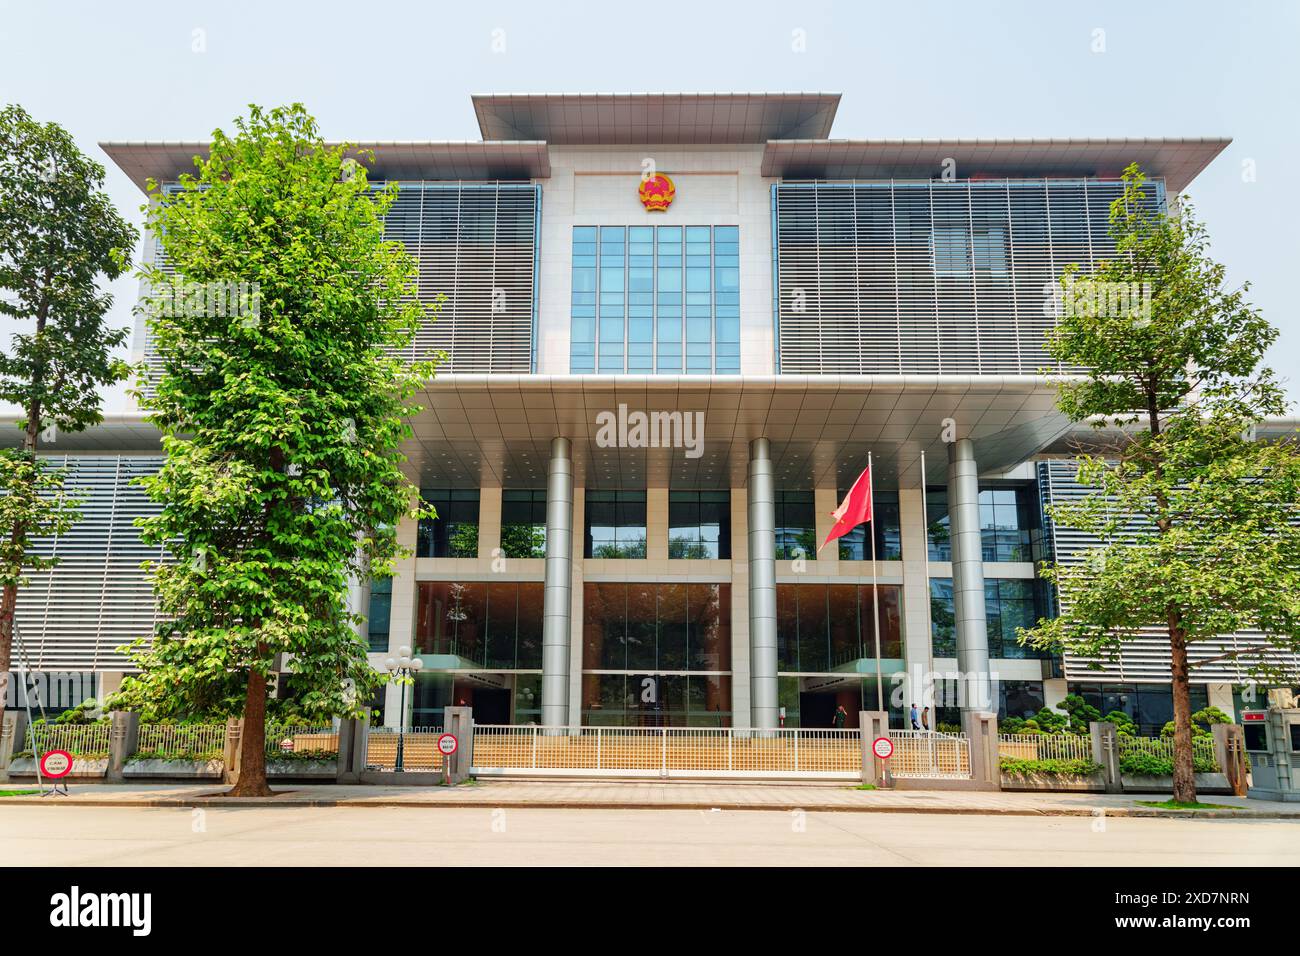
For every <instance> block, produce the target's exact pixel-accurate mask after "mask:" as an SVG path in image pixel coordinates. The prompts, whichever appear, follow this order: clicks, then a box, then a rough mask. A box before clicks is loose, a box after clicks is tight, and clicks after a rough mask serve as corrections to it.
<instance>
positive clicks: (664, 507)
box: [645, 488, 668, 561]
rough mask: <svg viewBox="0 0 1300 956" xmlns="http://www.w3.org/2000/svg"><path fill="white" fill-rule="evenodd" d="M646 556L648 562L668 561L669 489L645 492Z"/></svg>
mask: <svg viewBox="0 0 1300 956" xmlns="http://www.w3.org/2000/svg"><path fill="white" fill-rule="evenodd" d="M645 538H646V541H645V556H646V560H647V561H667V560H668V489H667V488H647V489H646V490H645Z"/></svg>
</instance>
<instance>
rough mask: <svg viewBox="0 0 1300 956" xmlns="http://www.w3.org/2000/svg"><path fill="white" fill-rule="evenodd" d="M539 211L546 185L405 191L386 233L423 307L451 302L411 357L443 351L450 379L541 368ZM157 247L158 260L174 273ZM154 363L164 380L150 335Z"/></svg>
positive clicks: (424, 329) (152, 373) (428, 324)
mask: <svg viewBox="0 0 1300 956" xmlns="http://www.w3.org/2000/svg"><path fill="white" fill-rule="evenodd" d="M380 185H382V184H376V188H378V186H380ZM540 205H541V187H540V186H536V185H534V184H532V183H433V182H403V183H400V184H399V191H398V195H397V199H396V200H395V201H394V203H393V205H392V208H391V209H390V210H389V212H388V216H387V218H386V219H385V230H384V234H385V236H386V238H389V239H396V240H399V241H400V242H402V243H403V244H404V245H405V246H406V248H407V250H408V251H409V252H410V253H411V255H412V256H414V257H415V259H416V263H417V267H418V281H417V286H416V298H417V299H418V301H420V302H424V303H429V304H432V303H434V302H436V301H437V299H438V297H439V296H445V301H444V302H443V303H442V307H441V310H440V311H439V313H438V315H437V318H436V319H431V320H427V321H425V322H424V323H423V325H422V326H421V328H420V330H419V332H418V333H417V334H416V338H415V341H414V342H413V343H412V345H411V346H410V347H409V348H408V349H407V350H406V352H405V357H407V358H409V359H411V360H413V361H422V360H425V359H428V358H430V357H431V356H432V355H433V354H434V353H436V352H438V351H443V352H445V353H446V356H447V361H446V363H445V364H444V365H442V366H441V369H440V370H441V371H444V372H469V373H475V372H477V373H483V372H513V373H521V372H523V373H526V372H529V371H531V370H532V361H533V325H534V318H535V315H536V296H537V277H536V268H535V266H536V261H537V226H538V215H539V210H540ZM154 243H155V245H154V261H155V262H156V264H157V265H158V267H159V268H160V269H161V270H162V271H163V272H164V273H165V274H167V275H168V276H173V275H175V270H174V269H173V268H172V266H171V265H170V263H168V262H167V259H166V256H165V255H164V253H163V250H162V247H161V244H159V243H158V242H157V239H156V238H155V239H154ZM145 362H146V365H147V367H148V375H149V379H150V380H151V381H156V376H157V375H158V373H159V371H160V370H161V365H160V360H159V357H158V355H157V353H156V352H155V351H154V350H153V348H152V346H151V344H150V343H149V342H148V340H147V338H146V342H145ZM145 391H146V392H148V391H149V388H148V386H147V385H146V388H145Z"/></svg>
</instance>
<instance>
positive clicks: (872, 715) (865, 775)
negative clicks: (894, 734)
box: [858, 710, 890, 787]
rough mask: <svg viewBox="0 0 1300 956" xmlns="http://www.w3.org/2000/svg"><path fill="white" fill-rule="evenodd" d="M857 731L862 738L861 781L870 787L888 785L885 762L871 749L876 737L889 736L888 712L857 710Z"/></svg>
mask: <svg viewBox="0 0 1300 956" xmlns="http://www.w3.org/2000/svg"><path fill="white" fill-rule="evenodd" d="M858 732H859V734H860V736H861V738H862V782H863V784H864V785H867V786H872V787H883V786H888V785H889V784H890V781H889V780H887V779H886V774H885V762H884V761H883V760H881V759H880V758H879V757H877V756H876V752H875V751H874V750H872V749H871V745H872V743H873V742H874V741H875V739H876V738H877V737H888V736H889V713H888V711H884V710H860V711H858Z"/></svg>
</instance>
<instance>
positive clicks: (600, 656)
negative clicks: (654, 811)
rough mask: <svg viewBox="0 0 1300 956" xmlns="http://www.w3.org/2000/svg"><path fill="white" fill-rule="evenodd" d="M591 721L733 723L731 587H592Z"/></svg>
mask: <svg viewBox="0 0 1300 956" xmlns="http://www.w3.org/2000/svg"><path fill="white" fill-rule="evenodd" d="M582 636H583V647H582V667H583V671H584V674H583V705H582V706H583V722H584V723H588V724H607V725H618V726H623V725H631V726H637V725H650V726H665V725H667V726H698V727H725V726H729V725H730V723H731V684H730V674H729V672H730V670H731V585H729V584H621V583H610V584H587V585H586V586H585V587H584V589H583V627H582Z"/></svg>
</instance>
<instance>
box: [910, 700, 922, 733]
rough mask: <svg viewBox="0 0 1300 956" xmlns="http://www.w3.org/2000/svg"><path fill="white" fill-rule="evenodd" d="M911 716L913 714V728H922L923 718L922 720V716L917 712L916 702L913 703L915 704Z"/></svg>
mask: <svg viewBox="0 0 1300 956" xmlns="http://www.w3.org/2000/svg"><path fill="white" fill-rule="evenodd" d="M910 716H911V718H912V729H913V730H920V729H921V720H920V716H919V715H918V714H917V711H916V704H913V705H912V712H911V715H910Z"/></svg>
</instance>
